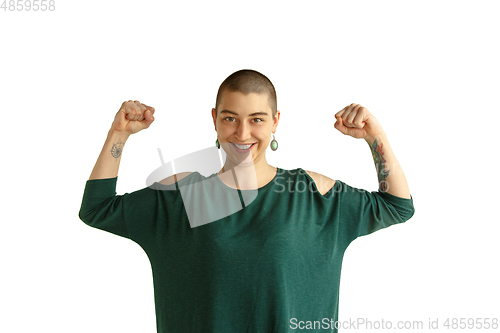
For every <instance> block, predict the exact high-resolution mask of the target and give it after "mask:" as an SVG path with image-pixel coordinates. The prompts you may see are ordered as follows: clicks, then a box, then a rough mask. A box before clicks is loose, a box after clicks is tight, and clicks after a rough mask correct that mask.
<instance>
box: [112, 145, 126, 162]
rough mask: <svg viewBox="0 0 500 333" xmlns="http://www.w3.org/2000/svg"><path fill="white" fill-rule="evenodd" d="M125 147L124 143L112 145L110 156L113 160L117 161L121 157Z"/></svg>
mask: <svg viewBox="0 0 500 333" xmlns="http://www.w3.org/2000/svg"><path fill="white" fill-rule="evenodd" d="M124 145H125V142H121V141H119V142H117V143H115V144H114V145H113V147H112V148H111V155H112V156H113V157H114V158H115V159H118V158H119V157H120V156H121V155H122V151H123V146H124Z"/></svg>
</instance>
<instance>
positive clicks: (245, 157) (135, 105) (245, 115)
mask: <svg viewBox="0 0 500 333" xmlns="http://www.w3.org/2000/svg"><path fill="white" fill-rule="evenodd" d="M219 107H220V110H218V111H219V112H218V114H217V116H216V115H215V109H212V119H213V122H214V127H215V131H216V132H217V137H218V139H219V143H220V144H221V147H222V148H223V149H224V150H225V151H226V153H227V158H226V163H225V165H224V167H223V168H222V170H220V171H219V173H218V177H219V178H220V179H221V180H222V181H223V182H224V183H225V184H226V185H228V186H230V187H233V188H240V189H255V188H260V187H262V186H264V185H266V184H267V183H269V182H270V181H271V180H272V179H273V178H274V177H275V176H276V172H277V168H276V167H273V166H271V165H269V164H268V163H267V161H266V157H265V156H266V155H265V153H266V150H267V147H269V143H270V141H271V133H275V132H276V129H277V126H278V123H279V118H280V111H277V112H276V115H275V116H274V117H272V111H271V108H270V106H269V105H268V101H267V95H266V94H255V93H250V94H248V95H245V94H243V93H241V92H230V91H226V92H225V93H224V94H223V97H222V102H221V105H220V106H219ZM223 110H230V111H232V113H228V112H223ZM154 112H155V109H154V108H153V107H151V106H148V105H145V104H142V103H140V102H139V101H132V100H130V101H126V102H123V104H122V106H121V107H120V109H119V110H118V112H117V114H116V116H115V119H114V121H113V123H112V125H111V128H110V130H109V132H108V136H107V138H106V141H105V143H104V145H103V148H102V150H101V154H100V155H99V158H98V160H97V162H96V164H95V166H94V169H93V170H92V173H91V175H90V177H89V179H90V180H91V179H104V178H114V177H116V176H117V174H118V168H119V165H120V160H121V155H122V152H123V149H124V147H125V143H126V141H127V140H128V138H129V136H130V135H131V134H134V133H137V132H139V131H141V130H143V129H147V128H148V127H149V126H150V125H151V124H152V123H153V121H154V116H153V114H154ZM255 112H264V113H265V114H259V115H253V116H252V115H251V114H252V113H255ZM257 118H259V120H256V119H257ZM335 118H336V119H337V121H336V122H335V124H334V127H335V128H336V129H337V130H338V131H340V132H341V133H343V134H345V135H348V136H351V137H353V138H357V139H364V140H365V141H366V142H367V143H368V146H369V148H370V150H371V153H372V156H373V158H374V163H375V168H376V171H377V178H378V181H379V189H380V191H382V192H387V193H389V194H392V195H394V196H397V197H401V198H406V199H410V198H411V195H410V190H409V187H408V183H407V181H406V178H405V175H404V173H403V170H402V169H401V166H400V164H399V162H398V161H397V159H396V156H395V155H394V152H393V151H392V148H391V146H390V144H389V141H388V138H387V135H386V133H385V132H384V130H383V128H382V126H381V125H380V123H379V122H378V121H377V119H376V118H375V117H374V116H373V115H372V114H371V113H370V112H369V111H368V109H366V108H365V107H363V106H361V105H360V104H355V103H352V104H351V105H348V106H346V107H345V108H343V109H342V110H340V111H339V112H337V113H336V114H335ZM231 142H236V143H254V142H255V143H256V145H255V147H253V149H252V150H251V151H250V153H248V154H241V153H237V152H236V150H235V149H234V148H233V146H232V144H231ZM306 171H307V170H306ZM307 173H308V174H309V176H311V178H312V179H313V181H314V183H315V185H316V188H317V189H318V191H319V192H320V193H321V194H325V193H326V192H328V191H329V190H330V189H331V188H332V187H333V185H334V184H335V181H334V180H333V179H331V178H329V177H326V176H323V175H321V174H318V173H316V172H312V171H307ZM187 175H189V173H181V174H176V175H173V176H170V177H168V178H166V179H164V180H163V181H162V183H165V184H171V183H174V182H176V181H178V180H180V179H182V178H183V177H185V176H187Z"/></svg>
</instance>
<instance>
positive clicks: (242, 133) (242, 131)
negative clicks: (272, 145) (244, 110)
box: [234, 121, 252, 142]
mask: <svg viewBox="0 0 500 333" xmlns="http://www.w3.org/2000/svg"><path fill="white" fill-rule="evenodd" d="M249 126H250V125H249V124H247V123H246V122H244V121H242V122H240V124H239V125H238V128H237V129H236V133H235V134H234V136H235V137H236V138H237V139H238V140H239V141H240V142H246V141H247V140H249V139H250V138H251V137H252V135H251V133H250V127H249Z"/></svg>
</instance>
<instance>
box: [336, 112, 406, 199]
mask: <svg viewBox="0 0 500 333" xmlns="http://www.w3.org/2000/svg"><path fill="white" fill-rule="evenodd" d="M335 118H337V122H336V123H335V128H336V129H337V130H339V131H340V132H342V133H343V134H345V135H349V136H352V137H354V138H357V139H365V141H366V142H367V143H368V145H369V147H370V150H371V152H372V156H373V160H374V162H375V169H376V170H377V178H378V183H379V190H380V191H381V192H387V193H389V194H392V195H394V196H397V197H400V198H405V199H411V196H410V189H409V187H408V183H407V181H406V177H405V174H404V172H403V170H402V169H401V166H400V165H399V163H398V160H397V159H396V156H395V155H394V152H393V151H392V148H391V146H390V144H389V140H388V139H387V135H386V134H385V132H384V130H383V129H382V126H381V125H380V123H379V122H378V121H377V119H376V118H375V117H374V116H373V115H372V114H371V113H370V112H369V111H368V110H367V109H366V108H365V107H363V106H361V105H360V104H354V103H353V104H351V105H349V106H346V107H345V108H344V109H342V110H340V111H339V112H337V113H336V114H335Z"/></svg>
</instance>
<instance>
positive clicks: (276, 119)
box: [273, 110, 281, 132]
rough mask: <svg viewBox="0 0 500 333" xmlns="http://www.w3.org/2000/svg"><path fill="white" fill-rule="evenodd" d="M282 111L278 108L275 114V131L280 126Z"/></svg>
mask: <svg viewBox="0 0 500 333" xmlns="http://www.w3.org/2000/svg"><path fill="white" fill-rule="evenodd" d="M280 115H281V113H280V111H279V110H276V114H275V115H274V119H273V132H275V131H276V127H278V123H279V121H280Z"/></svg>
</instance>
